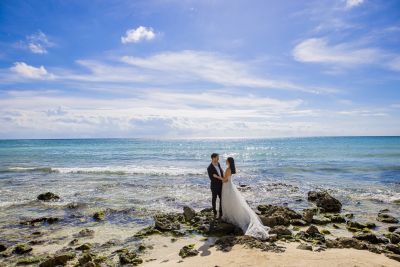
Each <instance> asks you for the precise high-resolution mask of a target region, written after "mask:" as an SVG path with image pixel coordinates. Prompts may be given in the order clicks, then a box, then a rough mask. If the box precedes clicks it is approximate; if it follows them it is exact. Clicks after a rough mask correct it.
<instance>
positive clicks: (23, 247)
mask: <svg viewBox="0 0 400 267" xmlns="http://www.w3.org/2000/svg"><path fill="white" fill-rule="evenodd" d="M31 251H32V247H31V246H29V245H28V244H18V245H16V246H15V248H14V253H16V254H25V253H28V252H31Z"/></svg>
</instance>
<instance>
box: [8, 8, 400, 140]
mask: <svg viewBox="0 0 400 267" xmlns="http://www.w3.org/2000/svg"><path fill="white" fill-rule="evenodd" d="M343 135H344V136H354V135H356V136H357V135H400V2H399V1H398V0H374V1H372V0H324V1H312V0H304V1H303V0H297V1H289V0H287V1H283V0H280V1H278V0H268V1H266V0H253V1H241V0H235V1H227V0H220V1H217V0H215V1H211V0H201V1H189V0H163V1H161V0H160V1H154V0H144V1H141V0H137V1H130V0H126V1H122V0H114V1H97V0H93V1H74V0H70V1H61V0H52V1H48V0H41V1H20V0H2V1H0V138H1V139H14V138H18V139H19V138H136V137H138V138H264V137H267V138H268V137H301V136H343Z"/></svg>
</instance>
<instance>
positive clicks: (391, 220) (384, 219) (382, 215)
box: [376, 213, 399, 223]
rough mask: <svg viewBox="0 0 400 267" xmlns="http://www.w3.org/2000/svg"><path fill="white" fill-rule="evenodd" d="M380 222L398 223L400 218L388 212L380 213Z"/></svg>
mask: <svg viewBox="0 0 400 267" xmlns="http://www.w3.org/2000/svg"><path fill="white" fill-rule="evenodd" d="M376 220H377V221H379V222H384V223H398V222H399V220H398V219H396V218H395V217H393V216H392V215H390V214H387V213H378V217H377V218H376Z"/></svg>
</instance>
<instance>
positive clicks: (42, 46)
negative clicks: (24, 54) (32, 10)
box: [26, 31, 54, 54]
mask: <svg viewBox="0 0 400 267" xmlns="http://www.w3.org/2000/svg"><path fill="white" fill-rule="evenodd" d="M26 39H27V46H28V48H29V50H31V52H32V53H35V54H46V53H47V48H49V47H52V46H53V45H54V44H53V43H52V42H50V41H49V40H48V38H47V36H46V34H44V33H43V32H41V31H38V32H36V33H34V34H31V35H28V36H27V37H26Z"/></svg>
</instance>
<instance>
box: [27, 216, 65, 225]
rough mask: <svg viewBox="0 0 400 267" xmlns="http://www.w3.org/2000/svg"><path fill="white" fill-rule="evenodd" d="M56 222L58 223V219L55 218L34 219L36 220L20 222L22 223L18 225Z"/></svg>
mask: <svg viewBox="0 0 400 267" xmlns="http://www.w3.org/2000/svg"><path fill="white" fill-rule="evenodd" d="M58 221H59V219H58V218H55V217H40V218H36V219H31V220H26V221H22V222H20V224H22V225H37V224H39V223H47V224H53V223H56V222H58Z"/></svg>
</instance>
